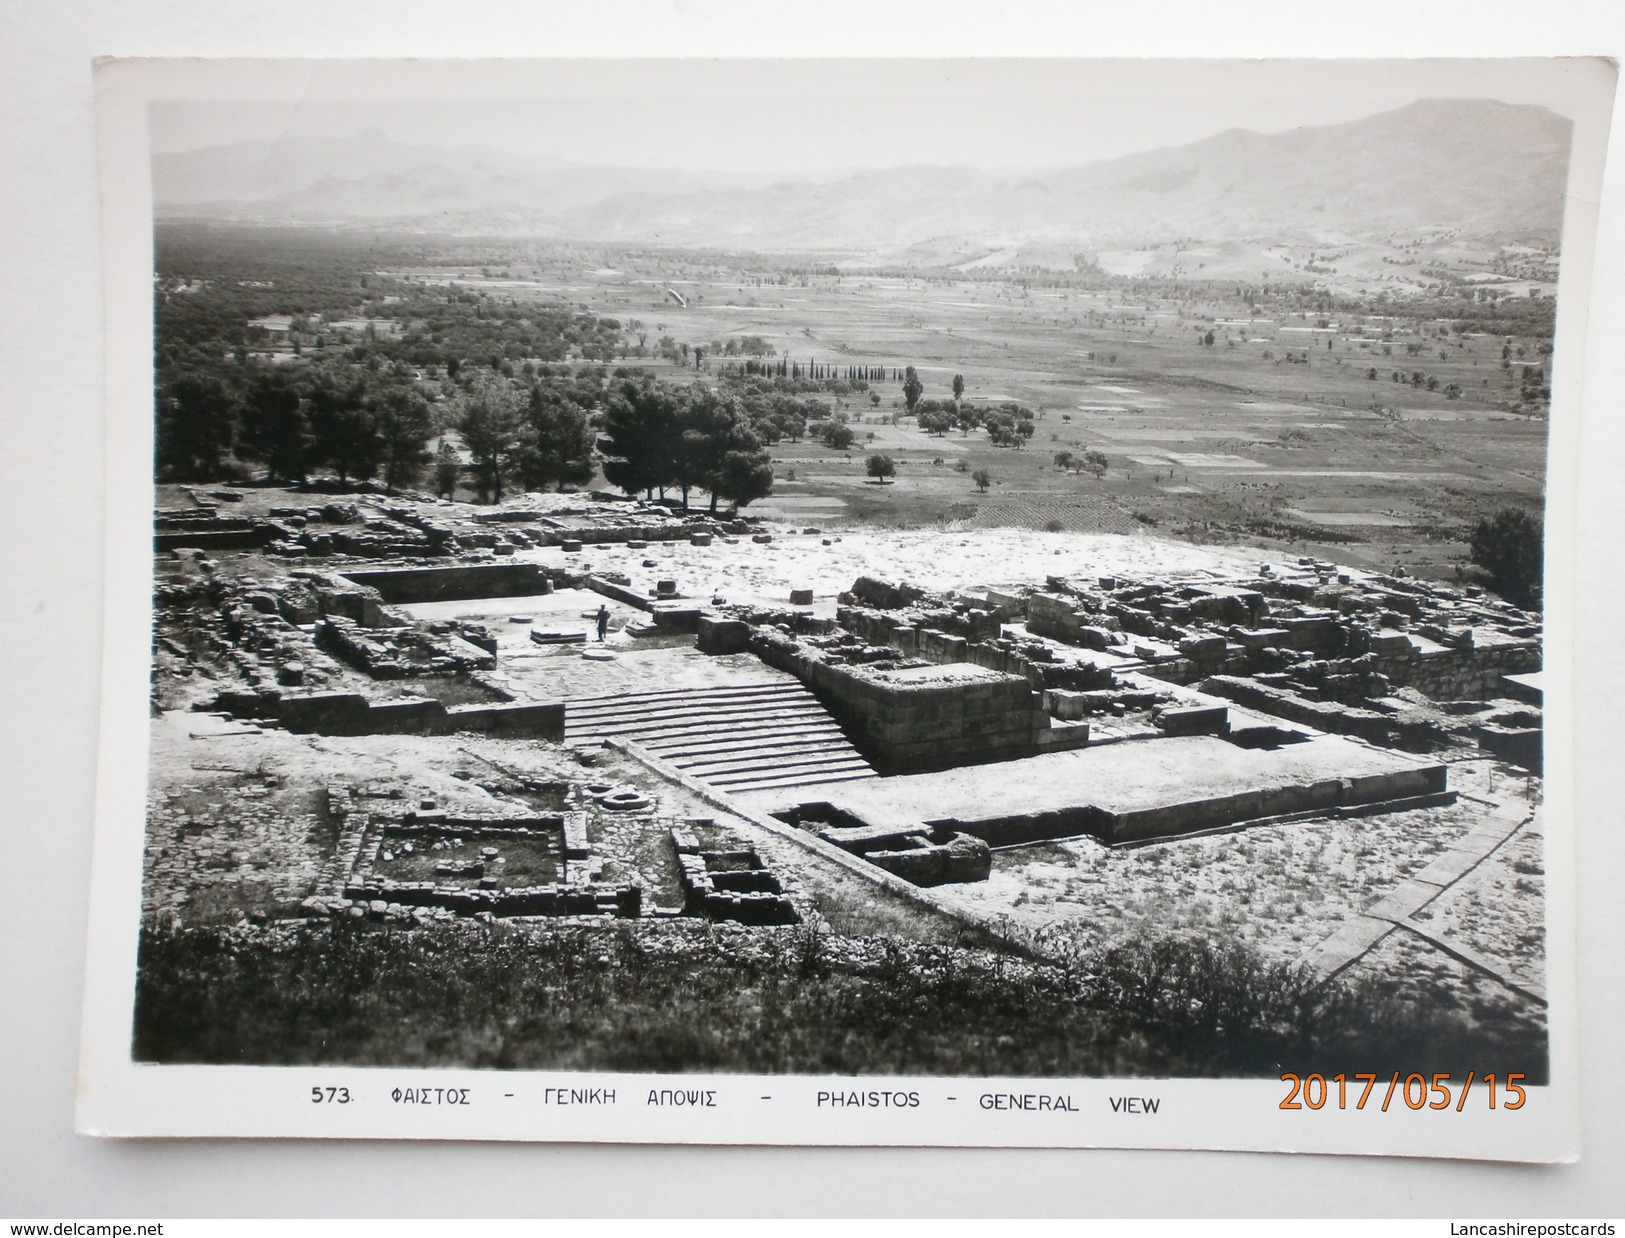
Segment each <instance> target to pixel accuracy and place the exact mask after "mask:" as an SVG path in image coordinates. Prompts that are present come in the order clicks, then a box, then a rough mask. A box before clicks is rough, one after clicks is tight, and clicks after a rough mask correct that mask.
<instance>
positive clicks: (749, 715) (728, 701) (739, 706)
mask: <svg viewBox="0 0 1625 1238" xmlns="http://www.w3.org/2000/svg"><path fill="white" fill-rule="evenodd" d="M612 737H615V738H621V739H631V740H636V741H637V742H638V743H640V744H642V745H643V746H644V747H645V748H647V749H648V750H649V751H650V752H652V753H654V754H655V755H656V756H659V757H661V758H662V759H664V760H666V761H669V762H670V763H671V764H672V765H674V766H676V767H677V768H678V769H680V770H682V771H683V772H684V773H685V774H688V775H690V776H692V777H694V778H698V779H700V780H701V781H702V782H707V783H710V784H711V785H712V786H714V787H716V788H718V789H719V790H723V791H764V790H768V789H771V788H778V787H803V786H813V785H816V784H818V783H824V782H846V781H848V780H850V779H853V778H873V777H874V776H875V771H874V769H873V767H872V766H870V764H869V763H868V762H867V761H865V760H864V759H863V757H861V756H860V755H859V754H858V750H857V749H856V748H854V747H853V746H852V745H851V744H850V743H849V742H848V741H847V738H846V736H845V735H844V734H842V732H841V728H840V727H839V726H838V725H837V724H836V722H835V719H834V718H832V717H830V715H829V713H828V712H827V711H826V710H825V709H824V707H823V706H822V705H820V704H819V703H818V700H817V698H816V697H814V696H813V694H812V693H811V692H809V691H807V689H806V688H804V687H802V686H801V685H800V684H799V683H796V682H795V681H793V680H778V681H773V682H768V683H746V684H730V685H728V686H726V687H717V688H677V689H673V690H671V691H668V692H639V693H636V694H629V695H622V696H598V697H583V698H577V699H573V700H568V701H566V702H565V706H564V742H565V743H567V744H594V743H602V742H603V741H604V740H606V739H610V738H612Z"/></svg>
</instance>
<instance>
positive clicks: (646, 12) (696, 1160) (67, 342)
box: [0, 0, 1625, 1219]
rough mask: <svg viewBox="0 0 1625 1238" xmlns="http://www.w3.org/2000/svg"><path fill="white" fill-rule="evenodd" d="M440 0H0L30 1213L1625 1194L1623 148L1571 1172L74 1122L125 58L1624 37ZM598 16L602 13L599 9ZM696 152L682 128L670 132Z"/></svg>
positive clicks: (18, 992) (1535, 1202)
mask: <svg viewBox="0 0 1625 1238" xmlns="http://www.w3.org/2000/svg"><path fill="white" fill-rule="evenodd" d="M1129 7H1130V6H1126V5H1120V4H1111V5H1105V6H1099V7H1098V8H1097V7H1095V6H1090V5H1084V4H1077V3H1073V4H1062V3H1056V4H1039V3H1011V2H1006V3H1000V4H993V3H979V4H944V3H938V4H936V5H934V6H930V7H929V8H928V7H927V6H926V5H924V4H912V3H909V4H903V3H890V4H888V3H878V2H870V3H856V4H846V3H837V4H830V3H825V4H822V5H819V6H817V8H816V10H814V9H812V8H807V9H801V8H791V7H790V6H785V5H778V6H774V7H773V8H772V10H771V12H769V11H768V10H767V9H766V7H765V6H760V5H746V4H743V3H741V4H737V5H727V4H722V3H716V2H707V3H698V2H685V0H676V2H667V3H658V2H653V0H651V2H646V3H640V2H635V0H631V2H629V0H622V2H620V3H615V4H613V5H607V6H602V11H599V12H589V11H586V10H587V5H586V4H585V3H579V2H578V3H577V4H576V5H575V6H574V7H573V8H566V7H565V6H563V5H560V4H555V3H540V4H519V3H485V4H480V3H461V4H455V5H453V4H447V3H430V2H423V0H413V2H405V3H399V2H397V3H387V2H385V0H347V2H345V3H342V4H334V3H331V2H319V0H276V2H275V3H269V4H254V5H248V4H243V3H205V2H200V0H185V2H182V0H171V2H169V3H161V2H158V0H151V2H148V3H130V2H125V3H118V2H117V0H79V2H78V3H76V4H73V5H71V6H57V5H52V4H49V3H47V2H46V0H10V2H9V3H8V4H6V5H5V6H4V7H3V8H0V236H3V237H4V238H5V241H6V242H7V244H6V246H5V249H4V250H3V251H0V432H3V435H4V438H3V440H0V442H3V444H4V449H3V450H0V736H3V739H4V743H3V745H0V775H3V777H4V793H3V797H0V831H3V836H4V842H5V845H4V847H3V848H0V1216H14V1217H39V1218H46V1217H49V1218H52V1219H55V1218H71V1217H77V1218H81V1219H83V1218H88V1217H95V1216H124V1217H129V1218H154V1217H163V1216H208V1215H228V1216H236V1215H244V1216H255V1215H266V1216H274V1215H279V1214H284V1215H295V1216H301V1215H303V1216H309V1215H335V1216H336V1215H346V1214H351V1215H390V1214H399V1215H430V1214H448V1215H481V1214H491V1215H536V1216H548V1215H554V1216H571V1215H583V1214H622V1215H625V1214H644V1213H648V1214H666V1213H673V1214H707V1213H718V1214H734V1213H741V1214H787V1215H796V1214H821V1213H871V1214H936V1213H947V1214H976V1213H1008V1214H1076V1215H1108V1216H1111V1215H1119V1216H1120V1215H1140V1214H1148V1215H1161V1214H1192V1215H1248V1214H1274V1215H1289V1216H1290V1215H1381V1214H1397V1215H1438V1216H1452V1217H1455V1218H1458V1219H1471V1218H1485V1217H1496V1216H1562V1217H1576V1216H1583V1215H1587V1214H1590V1215H1601V1214H1611V1215H1615V1216H1617V1215H1620V1214H1621V1213H1622V1212H1625V1207H1622V1204H1625V1184H1622V1183H1621V1181H1620V1178H1621V1175H1620V1171H1619V1166H1620V1165H1621V1164H1622V1163H1625V1137H1622V1136H1625V1123H1622V1122H1621V1120H1620V1106H1621V1104H1622V1103H1625V1087H1622V1086H1621V1081H1620V1078H1621V1071H1620V1069H1619V1064H1618V1062H1617V1061H1616V1060H1615V1056H1614V1055H1615V1054H1616V1053H1618V1052H1619V1051H1620V1049H1621V1045H1622V1042H1625V1035H1622V1034H1621V1029H1622V1028H1625V1010H1622V1002H1621V988H1622V985H1621V980H1620V975H1621V970H1622V966H1625V949H1622V947H1625V932H1622V916H1621V911H1620V904H1621V900H1620V897H1619V893H1618V891H1619V886H1620V879H1621V877H1622V876H1625V846H1622V843H1621V830H1622V824H1621V821H1620V815H1621V814H1620V811H1619V806H1620V804H1621V803H1622V802H1625V796H1622V794H1621V792H1622V791H1625V777H1622V772H1621V771H1622V767H1625V761H1622V760H1621V753H1622V751H1625V744H1622V742H1621V741H1622V738H1625V736H1622V730H1625V727H1622V725H1621V722H1620V719H1619V717H1618V713H1617V711H1616V710H1615V709H1613V708H1612V705H1613V702H1615V701H1616V700H1618V699H1619V698H1620V696H1621V690H1622V688H1625V644H1622V643H1621V642H1620V641H1619V639H1618V635H1617V633H1618V630H1619V625H1618V624H1617V623H1616V622H1615V621H1614V616H1616V615H1625V582H1622V579H1621V576H1622V573H1625V554H1622V553H1621V547H1620V536H1619V534H1620V530H1621V529H1622V527H1625V524H1622V520H1621V517H1622V514H1625V513H1622V507H1625V503H1622V499H1621V497H1620V494H1621V492H1620V487H1619V480H1620V479H1621V478H1622V477H1625V470H1622V468H1621V466H1622V464H1625V439H1622V431H1621V430H1620V428H1619V427H1620V425H1621V417H1622V415H1625V409H1622V408H1621V404H1622V400H1621V390H1622V386H1625V350H1621V349H1618V348H1617V347H1615V346H1614V342H1615V341H1619V340H1621V339H1625V205H1622V201H1625V141H1622V140H1621V135H1620V134H1618V133H1616V135H1615V137H1614V140H1613V142H1612V146H1611V159H1610V168H1609V172H1608V175H1607V181H1606V188H1605V204H1606V205H1605V210H1604V215H1603V220H1602V227H1601V231H1600V234H1599V238H1598V264H1597V291H1596V295H1595V298H1594V303H1593V315H1592V323H1591V331H1590V336H1591V344H1590V355H1589V356H1588V358H1587V362H1588V373H1587V382H1588V387H1589V392H1588V397H1587V404H1586V422H1585V428H1584V436H1585V445H1584V450H1583V453H1582V455H1581V464H1580V477H1579V492H1580V501H1581V504H1582V508H1583V513H1584V519H1583V527H1582V533H1581V538H1580V542H1579V545H1578V547H1577V561H1578V562H1579V564H1580V565H1581V568H1580V571H1579V573H1578V577H1577V585H1578V590H1579V598H1580V602H1579V621H1580V631H1579V649H1580V665H1581V667H1582V668H1583V671H1584V674H1582V676H1581V677H1580V684H1579V703H1580V709H1581V714H1582V718H1583V720H1584V721H1583V723H1582V725H1581V727H1580V728H1579V738H1578V745H1577V751H1576V756H1577V763H1578V770H1579V776H1578V797H1579V828H1578V831H1577V834H1578V846H1579V850H1580V857H1579V858H1580V864H1579V899H1580V903H1579V915H1580V931H1581V946H1582V951H1583V954H1582V958H1583V960H1584V962H1583V971H1582V976H1581V984H1580V1012H1581V1020H1582V1036H1583V1041H1582V1077H1583V1079H1584V1124H1585V1125H1584V1132H1583V1138H1584V1144H1583V1151H1582V1159H1581V1161H1580V1163H1579V1164H1576V1165H1569V1166H1556V1167H1547V1168H1532V1167H1525V1166H1496V1165H1479V1164H1465V1163H1446V1162H1429V1161H1388V1160H1354V1159H1340V1158H1328V1157H1304V1156H1299V1157H1284V1156H1260V1155H1237V1154H1219V1153H1212V1154H1209V1153H1202V1154H1184V1153H1118V1152H1087V1153H1085V1152H1019V1153H1017V1152H992V1151H968V1150H967V1151H908V1150H888V1151H876V1150H840V1151H836V1150H805V1149H802V1150H784V1149H727V1150H722V1149H695V1148H688V1149H678V1148H586V1147H557V1146H554V1147H548V1146H502V1145H453V1144H381V1143H374V1144H339V1143H320V1144H319V1143H312V1142H271V1141H236V1142H225V1141H220V1142H211V1141H143V1142H123V1143H120V1142H103V1141H96V1140H90V1139H84V1138H80V1137H77V1136H75V1135H74V1134H72V1130H71V1112H72V1103H73V1095H74V1082H75V1058H76V1052H77V1041H78V1024H79V1000H80V986H81V982H82V975H83V972H82V967H83V963H82V955H83V948H84V935H85V909H86V891H87V886H88V876H89V854H90V822H91V814H92V798H93V797H92V790H93V783H94V775H95V759H96V752H95V744H96V724H97V693H98V686H99V673H100V666H99V649H100V632H101V586H100V570H101V568H100V565H101V547H102V508H101V506H100V491H101V476H102V469H103V466H104V460H103V457H102V453H101V416H102V391H101V369H100V346H101V345H100V278H101V268H100V253H99V235H98V226H99V221H98V215H97V185H96V163H95V144H94V133H93V128H92V94H91V60H92V58H93V57H95V56H97V55H108V54H112V55H166V56H173V55H182V54H196V55H210V56H224V55H235V56H244V55H261V56H322V55H345V56H357V55H362V56H398V55H420V56H464V55H466V56H474V55H537V56H540V55H560V54H585V55H600V56H627V55H643V56H670V55H697V56H706V55H716V54H724V53H726V54H736V55H740V54H753V55H784V54H798V55H805V54H814V55H850V54H854V53H868V54H872V55H922V56H924V55H941V56H946V55H965V54H1003V55H1037V54H1042V55H1077V56H1090V55H1125V56H1126V55H1158V56H1166V55H1184V56H1196V55H1212V56H1256V55H1272V56H1285V55H1295V56H1315V55H1321V56H1324V55H1367V56H1377V55H1382V56H1392V55H1418V56H1420V55H1429V56H1452V55H1481V56H1508V55H1545V54H1568V55H1582V54H1589V55H1599V54H1600V55H1612V56H1616V57H1617V56H1619V55H1621V54H1622V53H1625V19H1622V17H1621V16H1620V15H1619V13H1618V11H1617V10H1618V6H1617V5H1616V4H1612V3H1607V4H1604V3H1598V4H1594V5H1582V4H1578V3H1572V2H1570V3H1562V4H1549V5H1540V6H1530V5H1514V4H1507V3H1476V4H1457V3H1451V4H1443V3H1432V4H1424V3H1416V2H1415V0H1412V2H1411V3H1396V2H1394V0H1380V2H1377V3H1371V2H1366V3H1360V4H1358V5H1345V6H1334V5H1328V4H1318V5H1314V4H1304V3H1301V0H1295V2H1292V3H1251V4H1246V5H1237V4H1229V5H1218V4H1187V3H1173V2H1171V0H1165V2H1163V3H1157V4H1141V5H1137V6H1133V9H1132V11H1131V12H1125V11H1124V10H1126V9H1128V8H1129ZM578 10H579V11H578ZM676 140H680V137H679V136H678V135H674V141H676Z"/></svg>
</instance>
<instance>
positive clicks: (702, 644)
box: [698, 614, 750, 655]
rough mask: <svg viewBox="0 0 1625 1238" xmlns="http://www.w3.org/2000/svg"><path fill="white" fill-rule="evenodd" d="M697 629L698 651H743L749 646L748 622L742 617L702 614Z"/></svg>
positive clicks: (715, 652)
mask: <svg viewBox="0 0 1625 1238" xmlns="http://www.w3.org/2000/svg"><path fill="white" fill-rule="evenodd" d="M698 631H699V640H698V647H699V651H700V652H701V653H704V654H711V655H719V654H728V653H744V652H745V651H746V650H747V649H748V648H749V646H750V624H748V623H746V622H745V621H744V620H742V619H724V618H721V617H720V616H717V615H705V614H702V615H700V617H699V628H698Z"/></svg>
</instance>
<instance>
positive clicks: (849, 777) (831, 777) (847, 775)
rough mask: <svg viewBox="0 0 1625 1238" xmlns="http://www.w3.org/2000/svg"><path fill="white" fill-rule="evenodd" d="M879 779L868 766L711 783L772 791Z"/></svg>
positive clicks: (727, 787) (734, 788)
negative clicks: (863, 779) (861, 779)
mask: <svg viewBox="0 0 1625 1238" xmlns="http://www.w3.org/2000/svg"><path fill="white" fill-rule="evenodd" d="M876 777H879V775H877V774H876V773H875V771H874V770H873V769H871V768H869V766H868V765H866V764H865V765H863V766H861V767H860V768H856V769H852V770H836V771H832V772H827V773H821V774H806V775H798V776H793V777H789V778H756V779H750V780H748V781H744V782H737V783H723V782H721V781H718V780H710V781H713V782H714V783H715V785H716V787H717V788H718V790H722V791H774V790H778V789H779V788H782V787H815V786H818V785H820V784H822V783H826V782H855V781H857V780H858V779H860V778H876Z"/></svg>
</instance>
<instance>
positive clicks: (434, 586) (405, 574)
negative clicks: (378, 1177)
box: [341, 563, 553, 603]
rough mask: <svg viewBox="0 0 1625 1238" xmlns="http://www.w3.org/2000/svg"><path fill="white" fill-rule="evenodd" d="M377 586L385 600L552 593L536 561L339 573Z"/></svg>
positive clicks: (549, 580)
mask: <svg viewBox="0 0 1625 1238" xmlns="http://www.w3.org/2000/svg"><path fill="white" fill-rule="evenodd" d="M341 575H343V576H344V577H345V578H346V579H348V580H353V581H354V582H355V583H356V584H358V585H366V586H368V587H370V588H373V589H376V590H378V592H379V594H380V595H381V596H382V597H383V599H384V601H386V602H396V603H399V602H460V601H464V600H467V599H470V598H498V597H533V596H535V595H536V594H538V593H551V592H552V590H553V582H552V579H551V578H550V577H549V576H548V573H547V569H546V568H544V567H542V566H541V565H540V564H538V563H468V564H463V565H461V566H458V567H384V568H354V569H346V570H345V571H344V572H342V573H341Z"/></svg>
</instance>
